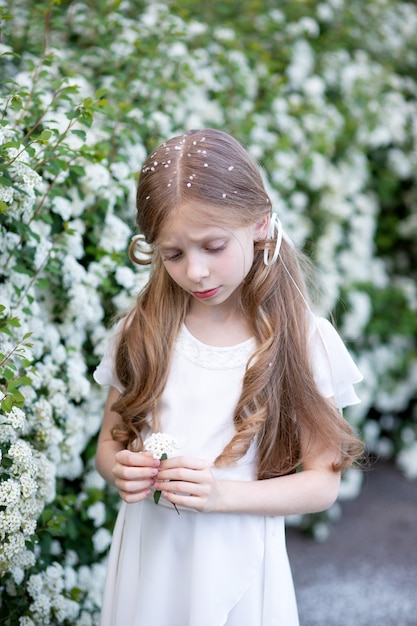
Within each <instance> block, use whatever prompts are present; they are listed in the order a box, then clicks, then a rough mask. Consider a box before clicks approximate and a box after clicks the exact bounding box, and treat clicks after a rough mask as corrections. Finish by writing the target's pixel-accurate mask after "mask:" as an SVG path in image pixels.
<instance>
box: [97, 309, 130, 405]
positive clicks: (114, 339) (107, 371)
mask: <svg viewBox="0 0 417 626" xmlns="http://www.w3.org/2000/svg"><path fill="white" fill-rule="evenodd" d="M123 322H124V320H120V321H119V322H118V323H117V324H116V325H115V327H114V328H113V331H112V333H111V335H110V339H109V342H108V344H107V347H106V350H105V351H104V355H103V358H102V359H101V361H100V363H99V365H98V366H97V367H96V369H95V370H94V373H93V378H94V380H95V381H96V382H97V383H98V384H99V385H103V386H107V385H108V386H109V387H115V388H116V389H117V390H118V391H120V393H122V392H123V390H124V388H123V385H122V383H121V382H120V380H119V379H118V378H117V375H116V371H115V360H116V350H117V345H118V342H119V338H120V332H121V329H122V325H123Z"/></svg>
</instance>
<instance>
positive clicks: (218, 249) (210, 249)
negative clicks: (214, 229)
mask: <svg viewBox="0 0 417 626" xmlns="http://www.w3.org/2000/svg"><path fill="white" fill-rule="evenodd" d="M225 249H226V246H225V245H223V246H219V247H217V248H206V250H207V252H213V253H215V252H221V251H222V250H225Z"/></svg>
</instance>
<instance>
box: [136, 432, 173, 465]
mask: <svg viewBox="0 0 417 626" xmlns="http://www.w3.org/2000/svg"><path fill="white" fill-rule="evenodd" d="M176 447H177V440H176V439H175V437H172V436H171V435H167V434H166V433H153V434H152V435H150V437H148V438H147V439H146V440H145V442H144V444H143V448H144V450H145V451H147V452H151V453H152V456H153V458H154V459H160V458H161V457H162V455H164V454H166V455H169V454H172V453H173V452H174V450H175V448H176Z"/></svg>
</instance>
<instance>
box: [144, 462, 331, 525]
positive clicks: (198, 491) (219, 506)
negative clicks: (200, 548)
mask: <svg viewBox="0 0 417 626" xmlns="http://www.w3.org/2000/svg"><path fill="white" fill-rule="evenodd" d="M335 458H336V457H335V454H334V453H333V452H322V453H321V454H318V455H317V456H316V457H315V459H314V461H310V462H309V463H308V464H305V465H304V468H303V470H302V471H300V472H297V473H296V474H291V475H289V476H282V477H278V478H270V479H266V480H255V481H227V480H220V481H216V480H215V478H214V476H213V474H212V472H211V469H210V467H209V464H208V463H206V462H205V461H202V460H200V459H191V458H189V457H188V458H187V457H176V458H172V459H168V460H167V461H163V462H162V464H161V469H160V471H159V474H158V480H157V482H156V483H155V489H161V490H162V491H163V492H164V495H165V497H166V498H167V499H168V500H169V501H170V502H172V503H174V504H176V505H180V506H184V507H187V508H191V509H194V510H197V511H202V512H222V513H246V514H254V515H293V514H304V513H315V512H318V511H323V510H325V509H328V508H329V507H330V506H331V505H332V504H333V503H334V501H335V500H336V498H337V495H338V490H339V484H340V474H339V473H337V472H334V471H333V469H332V463H333V461H334V460H335ZM163 480H169V481H170V482H165V483H164V482H162V481H163ZM182 494H189V495H182Z"/></svg>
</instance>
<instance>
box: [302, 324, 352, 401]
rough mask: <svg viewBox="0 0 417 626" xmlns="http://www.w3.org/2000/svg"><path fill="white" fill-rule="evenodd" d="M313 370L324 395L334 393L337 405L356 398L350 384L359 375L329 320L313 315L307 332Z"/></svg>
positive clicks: (328, 396) (332, 394)
mask: <svg viewBox="0 0 417 626" xmlns="http://www.w3.org/2000/svg"><path fill="white" fill-rule="evenodd" d="M310 349H311V359H312V366H313V374H314V378H315V381H316V384H317V386H318V388H319V390H320V391H321V393H322V394H323V395H324V396H325V397H326V398H331V397H334V399H335V402H336V405H337V407H338V408H343V407H345V406H349V405H352V404H357V403H358V402H360V400H359V398H358V396H357V394H356V391H355V389H354V385H355V384H356V383H359V382H360V381H361V380H362V379H363V376H362V374H361V372H360V371H359V369H358V368H357V366H356V364H355V362H354V361H353V359H352V357H351V356H350V354H349V352H348V350H347V348H346V346H345V344H344V343H343V341H342V339H341V338H340V336H339V334H338V333H337V331H336V330H335V328H334V327H333V326H332V324H331V323H330V322H329V321H328V320H326V319H324V318H322V317H316V318H314V321H313V326H312V330H311V335H310Z"/></svg>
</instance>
